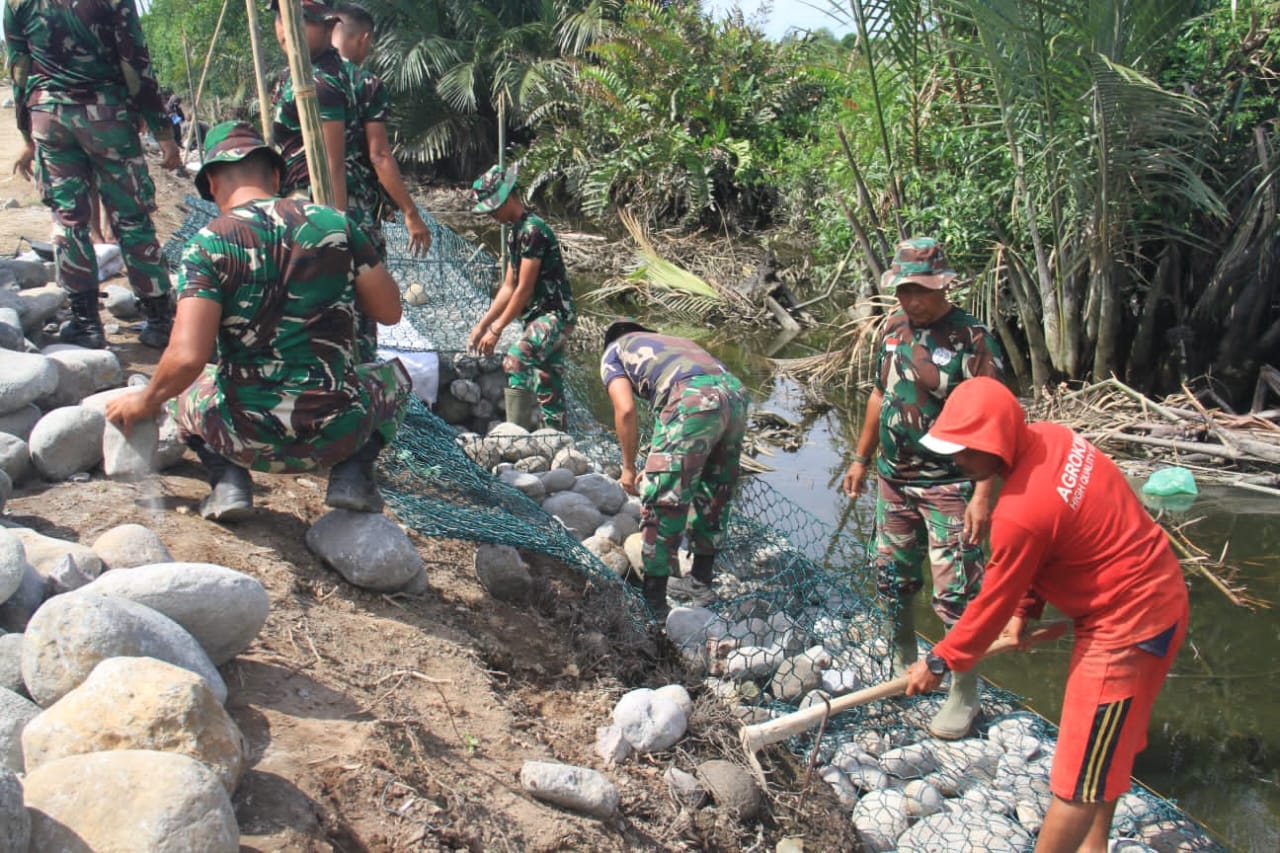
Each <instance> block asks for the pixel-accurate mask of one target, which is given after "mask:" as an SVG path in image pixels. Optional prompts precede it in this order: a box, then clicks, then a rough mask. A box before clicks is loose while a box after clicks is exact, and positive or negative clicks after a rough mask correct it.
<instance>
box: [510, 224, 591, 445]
mask: <svg viewBox="0 0 1280 853" xmlns="http://www.w3.org/2000/svg"><path fill="white" fill-rule="evenodd" d="M507 251H508V255H509V261H508V262H509V263H511V264H512V265H514V267H515V273H516V281H517V282H519V280H520V262H521V261H522V260H525V259H526V258H527V259H530V260H535V259H536V260H540V261H541V262H542V265H541V266H540V267H539V269H538V280H537V282H535V283H534V286H533V294H532V295H531V296H530V297H529V304H528V306H527V307H526V308H525V310H524V313H523V314H521V315H520V320H521V321H522V322H523V323H524V329H523V330H522V331H521V333H520V338H519V340H517V341H516V342H515V343H514V344H512V345H511V348H510V349H508V350H507V355H506V357H505V358H504V359H503V360H502V369H503V370H505V371H506V373H507V384H508V385H509V386H510V387H512V388H515V389H518V390H523V391H531V392H533V393H534V394H535V395H536V396H537V398H538V405H539V407H540V408H541V409H542V423H543V425H544V426H549V427H555V428H556V429H564V428H565V425H566V419H567V413H566V411H565V402H564V362H565V355H564V345H565V340H566V339H567V338H568V336H569V334H570V332H572V331H573V323H574V320H576V319H577V312H576V311H575V310H574V307H573V293H572V292H571V291H570V290H569V276H568V274H567V273H566V272H565V268H564V260H563V259H562V258H561V257H560V241H559V240H557V239H556V235H555V234H554V233H553V232H552V230H551V228H550V226H548V225H547V223H545V222H543V221H542V218H541V217H539V216H538V215H537V214H535V213H534V212H533V211H532V210H528V209H526V210H525V212H524V214H523V215H522V216H521V217H520V221H519V222H517V223H516V224H515V225H514V226H513V227H512V228H511V237H510V239H509V240H508V243H507Z"/></svg>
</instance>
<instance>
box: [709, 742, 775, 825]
mask: <svg viewBox="0 0 1280 853" xmlns="http://www.w3.org/2000/svg"><path fill="white" fill-rule="evenodd" d="M697 776H698V779H699V780H700V781H701V782H702V784H703V786H704V787H705V788H706V789H707V793H709V794H711V799H712V800H714V801H715V803H716V805H717V806H719V807H720V808H721V809H724V810H725V811H727V812H728V813H729V814H731V815H734V816H735V817H737V819H738V820H739V821H742V822H743V823H746V822H748V821H751V820H753V819H754V818H755V816H756V815H758V814H759V813H760V808H761V806H763V805H764V795H763V794H762V793H761V791H760V786H759V785H757V784H756V780H755V779H753V778H752V776H751V772H750V771H749V770H747V769H746V768H745V767H741V766H739V765H737V764H734V763H733V762H732V761H725V760H724V759H721V758H716V759H712V760H711V761H704V762H702V763H701V764H699V765H698V770H697Z"/></svg>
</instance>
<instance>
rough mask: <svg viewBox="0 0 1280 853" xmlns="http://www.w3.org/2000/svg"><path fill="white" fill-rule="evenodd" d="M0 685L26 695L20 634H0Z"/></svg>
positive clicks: (20, 694)
mask: <svg viewBox="0 0 1280 853" xmlns="http://www.w3.org/2000/svg"><path fill="white" fill-rule="evenodd" d="M0 687H2V688H4V689H5V690H12V691H13V692H14V693H17V694H18V695H19V696H26V693H27V685H26V683H25V682H24V681H23V680H22V635H21V634H0Z"/></svg>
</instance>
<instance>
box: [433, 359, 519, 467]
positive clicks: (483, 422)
mask: <svg viewBox="0 0 1280 853" xmlns="http://www.w3.org/2000/svg"><path fill="white" fill-rule="evenodd" d="M439 370H440V377H439V392H438V394H437V396H436V408H435V411H436V414H437V415H439V416H440V418H441V420H443V421H444V422H445V423H449V424H453V425H454V426H459V427H462V428H464V429H468V430H472V431H474V432H477V433H482V434H483V433H485V432H487V431H488V430H489V429H490V428H491V427H492V426H494V425H495V423H496V422H498V421H500V420H501V419H502V415H503V413H504V412H505V411H506V403H505V400H504V394H503V391H504V390H505V389H506V387H507V374H506V373H504V372H503V370H502V356H500V355H489V356H484V357H480V358H477V357H475V356H470V355H467V354H466V353H455V354H454V355H453V356H452V357H450V356H447V355H441V356H440V367H439ZM485 467H493V466H485Z"/></svg>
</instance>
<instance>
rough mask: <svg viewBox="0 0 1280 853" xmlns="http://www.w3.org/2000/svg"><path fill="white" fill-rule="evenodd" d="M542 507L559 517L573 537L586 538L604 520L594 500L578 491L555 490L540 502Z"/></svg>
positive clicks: (548, 512)
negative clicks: (554, 492) (555, 491)
mask: <svg viewBox="0 0 1280 853" xmlns="http://www.w3.org/2000/svg"><path fill="white" fill-rule="evenodd" d="M542 508H543V509H544V510H546V511H547V514H548V515H552V516H555V517H556V518H557V519H559V520H560V523H561V524H563V525H564V526H565V528H566V529H567V530H568V531H569V532H570V533H572V534H573V536H574V538H575V539H586V538H587V537H588V536H590V535H591V534H592V533H595V532H596V528H597V527H599V526H600V522H602V521H604V516H603V515H601V514H600V510H598V509H596V505H595V502H594V501H592V500H591V499H590V498H588V497H587V496H586V495H582V494H579V493H578V492H557V493H556V494H554V495H552V496H551V497H549V498H547V499H546V500H545V501H543V502H542Z"/></svg>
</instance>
